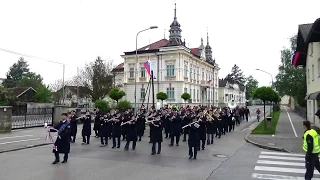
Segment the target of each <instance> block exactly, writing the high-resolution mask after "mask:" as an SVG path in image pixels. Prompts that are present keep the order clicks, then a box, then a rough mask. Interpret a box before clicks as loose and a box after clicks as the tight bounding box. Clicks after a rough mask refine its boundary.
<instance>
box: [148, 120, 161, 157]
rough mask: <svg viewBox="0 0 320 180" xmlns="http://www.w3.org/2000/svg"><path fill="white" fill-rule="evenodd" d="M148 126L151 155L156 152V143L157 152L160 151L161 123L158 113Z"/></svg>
mask: <svg viewBox="0 0 320 180" xmlns="http://www.w3.org/2000/svg"><path fill="white" fill-rule="evenodd" d="M149 126H150V131H151V132H152V133H150V140H151V143H152V149H151V151H152V152H151V155H155V154H156V145H157V144H158V151H157V154H160V153H161V143H162V140H163V138H162V124H161V118H160V115H159V114H158V115H156V116H155V120H153V121H151V123H150V124H149Z"/></svg>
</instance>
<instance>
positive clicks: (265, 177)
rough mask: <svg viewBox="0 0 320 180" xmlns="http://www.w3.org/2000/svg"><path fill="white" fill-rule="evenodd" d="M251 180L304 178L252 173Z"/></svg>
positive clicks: (298, 179) (315, 179)
mask: <svg viewBox="0 0 320 180" xmlns="http://www.w3.org/2000/svg"><path fill="white" fill-rule="evenodd" d="M251 178H255V179H267V180H279V179H281V180H305V179H304V177H295V176H282V175H273V174H258V173H253V174H252V175H251ZM312 179H313V180H320V178H312Z"/></svg>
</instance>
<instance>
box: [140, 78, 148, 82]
mask: <svg viewBox="0 0 320 180" xmlns="http://www.w3.org/2000/svg"><path fill="white" fill-rule="evenodd" d="M139 81H140V82H145V81H147V78H146V77H140V78H139Z"/></svg>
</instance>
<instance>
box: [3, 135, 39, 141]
mask: <svg viewBox="0 0 320 180" xmlns="http://www.w3.org/2000/svg"><path fill="white" fill-rule="evenodd" d="M30 136H33V135H23V136H8V137H2V138H0V140H1V139H12V138H22V137H30Z"/></svg>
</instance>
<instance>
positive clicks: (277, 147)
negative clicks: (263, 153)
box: [244, 134, 292, 153]
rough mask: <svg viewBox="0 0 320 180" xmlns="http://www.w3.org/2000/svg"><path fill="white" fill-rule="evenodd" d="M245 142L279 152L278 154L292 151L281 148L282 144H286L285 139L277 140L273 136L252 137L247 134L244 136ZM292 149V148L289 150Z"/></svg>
mask: <svg viewBox="0 0 320 180" xmlns="http://www.w3.org/2000/svg"><path fill="white" fill-rule="evenodd" d="M244 139H245V141H246V142H247V143H250V144H253V145H255V146H257V147H260V148H263V149H268V150H273V151H280V152H289V153H291V152H292V151H290V150H288V149H286V148H285V147H283V145H284V144H287V140H286V139H278V138H276V137H274V135H253V134H248V135H247V136H245V138H244ZM291 149H292V148H291Z"/></svg>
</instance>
